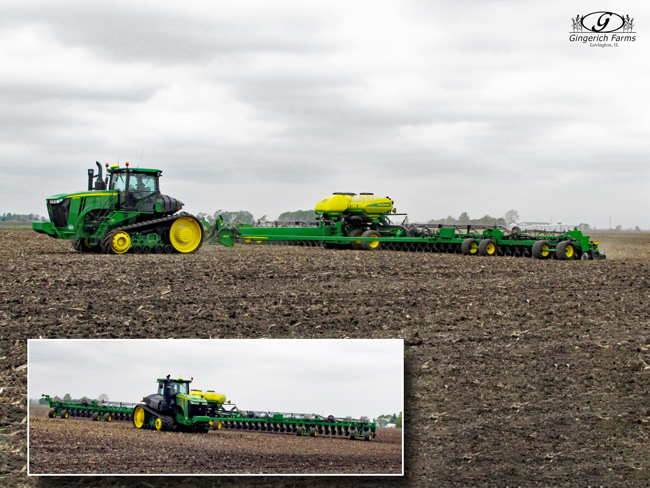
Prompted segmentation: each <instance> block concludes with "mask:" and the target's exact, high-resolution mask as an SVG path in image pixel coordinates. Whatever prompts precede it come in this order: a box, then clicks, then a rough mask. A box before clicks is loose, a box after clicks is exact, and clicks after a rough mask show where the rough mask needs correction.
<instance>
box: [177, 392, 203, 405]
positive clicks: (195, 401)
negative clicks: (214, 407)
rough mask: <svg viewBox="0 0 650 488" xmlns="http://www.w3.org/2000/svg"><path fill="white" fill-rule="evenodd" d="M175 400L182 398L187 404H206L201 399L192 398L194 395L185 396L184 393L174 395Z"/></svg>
mask: <svg viewBox="0 0 650 488" xmlns="http://www.w3.org/2000/svg"><path fill="white" fill-rule="evenodd" d="M176 398H183V399H184V400H187V401H188V402H193V403H205V404H207V403H208V402H207V401H205V400H204V399H203V398H201V397H198V396H194V395H187V394H185V393H179V394H178V395H176Z"/></svg>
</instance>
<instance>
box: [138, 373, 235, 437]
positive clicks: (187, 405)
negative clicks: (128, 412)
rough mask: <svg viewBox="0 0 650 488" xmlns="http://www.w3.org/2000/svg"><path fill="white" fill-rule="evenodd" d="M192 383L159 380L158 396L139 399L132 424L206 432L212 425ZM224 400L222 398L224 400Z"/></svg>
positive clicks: (181, 380)
mask: <svg viewBox="0 0 650 488" xmlns="http://www.w3.org/2000/svg"><path fill="white" fill-rule="evenodd" d="M191 382H192V380H184V379H183V378H179V379H176V380H175V379H170V378H169V375H167V377H165V378H162V379H161V378H159V379H158V393H154V394H153V395H149V396H147V397H145V398H143V399H142V403H139V404H138V405H136V406H135V408H134V409H133V425H135V426H136V427H137V428H138V429H156V430H174V429H176V430H186V431H192V432H201V433H204V432H207V431H208V430H210V426H211V425H212V418H211V417H209V416H208V415H209V405H208V401H207V400H206V399H204V398H201V397H200V396H195V395H192V394H191V392H190V383H191ZM223 400H224V401H225V397H223Z"/></svg>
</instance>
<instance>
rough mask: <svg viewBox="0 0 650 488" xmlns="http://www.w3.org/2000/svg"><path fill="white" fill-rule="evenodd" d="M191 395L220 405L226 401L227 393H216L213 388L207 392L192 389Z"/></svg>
mask: <svg viewBox="0 0 650 488" xmlns="http://www.w3.org/2000/svg"><path fill="white" fill-rule="evenodd" d="M190 395H193V396H197V397H199V398H203V399H204V400H205V401H206V402H210V403H218V404H219V405H222V404H224V403H226V395H224V394H222V393H216V392H214V391H212V390H208V391H205V392H204V391H201V390H192V391H190Z"/></svg>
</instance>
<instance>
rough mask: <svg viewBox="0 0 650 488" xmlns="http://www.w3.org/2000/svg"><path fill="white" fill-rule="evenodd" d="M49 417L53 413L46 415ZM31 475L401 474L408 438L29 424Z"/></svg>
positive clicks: (39, 420) (36, 420)
mask: <svg viewBox="0 0 650 488" xmlns="http://www.w3.org/2000/svg"><path fill="white" fill-rule="evenodd" d="M45 411H47V410H45ZM29 427H30V450H29V453H30V472H31V473H34V474H38V473H42V472H46V473H50V474H56V473H78V474H99V473H130V474H160V473H169V474H187V473H198V474H208V473H228V474H237V473H240V474H241V473H243V474H269V473H276V474H277V473H283V474H292V473H293V474H296V473H297V474H310V473H318V474H373V473H374V474H376V473H383V474H400V473H401V471H402V449H401V443H402V431H401V430H397V429H379V432H378V434H379V435H378V437H377V439H373V440H372V441H371V442H364V441H361V440H358V441H355V442H353V441H350V440H349V439H347V438H341V437H328V436H323V437H318V436H317V437H315V438H312V437H298V436H296V435H289V434H272V433H265V432H246V431H232V430H220V431H214V430H213V431H210V432H208V433H207V434H183V433H178V432H156V431H140V430H136V429H135V428H134V427H133V424H132V423H131V422H110V423H106V422H93V421H91V420H89V419H75V418H70V419H67V420H63V419H48V418H47V416H46V415H45V414H41V415H39V416H38V417H37V416H34V414H33V413H32V417H31V419H30V426H29Z"/></svg>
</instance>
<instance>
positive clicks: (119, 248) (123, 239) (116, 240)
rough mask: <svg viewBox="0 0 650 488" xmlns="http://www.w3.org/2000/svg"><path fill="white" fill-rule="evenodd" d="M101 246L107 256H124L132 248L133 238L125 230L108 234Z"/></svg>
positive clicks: (103, 238)
mask: <svg viewBox="0 0 650 488" xmlns="http://www.w3.org/2000/svg"><path fill="white" fill-rule="evenodd" d="M100 245H101V247H102V252H104V253H105V254H124V253H125V252H126V251H128V250H129V249H130V247H131V236H130V235H129V234H128V233H127V232H124V231H123V230H116V231H113V232H107V233H106V235H104V237H102V240H101V241H100Z"/></svg>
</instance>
